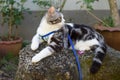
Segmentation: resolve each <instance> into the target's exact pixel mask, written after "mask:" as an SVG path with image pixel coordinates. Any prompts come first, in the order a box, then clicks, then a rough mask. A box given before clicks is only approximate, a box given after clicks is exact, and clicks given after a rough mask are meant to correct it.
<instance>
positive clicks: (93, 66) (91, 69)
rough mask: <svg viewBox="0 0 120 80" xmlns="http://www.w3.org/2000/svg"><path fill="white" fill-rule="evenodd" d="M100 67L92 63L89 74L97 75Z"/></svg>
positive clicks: (98, 64) (96, 63)
mask: <svg viewBox="0 0 120 80" xmlns="http://www.w3.org/2000/svg"><path fill="white" fill-rule="evenodd" d="M100 66H101V64H100V63H98V62H96V61H94V62H93V63H92V66H91V68H90V73H92V74H95V73H97V72H98V71H99V69H100Z"/></svg>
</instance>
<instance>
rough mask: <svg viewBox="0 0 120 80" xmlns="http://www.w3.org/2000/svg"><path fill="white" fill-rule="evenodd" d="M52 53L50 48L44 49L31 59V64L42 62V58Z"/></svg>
mask: <svg viewBox="0 0 120 80" xmlns="http://www.w3.org/2000/svg"><path fill="white" fill-rule="evenodd" d="M53 52H54V51H53V50H52V49H51V48H50V47H46V48H44V49H43V50H42V51H41V52H39V53H38V54H36V55H35V56H34V57H33V58H32V63H36V62H38V61H40V60H42V59H43V58H45V57H47V56H50V55H52V53H53Z"/></svg>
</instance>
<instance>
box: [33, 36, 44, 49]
mask: <svg viewBox="0 0 120 80" xmlns="http://www.w3.org/2000/svg"><path fill="white" fill-rule="evenodd" d="M42 42H43V40H42V39H41V38H40V36H39V34H36V35H35V36H34V37H33V39H32V43H31V49H32V50H36V49H37V48H38V47H39V44H40V43H42Z"/></svg>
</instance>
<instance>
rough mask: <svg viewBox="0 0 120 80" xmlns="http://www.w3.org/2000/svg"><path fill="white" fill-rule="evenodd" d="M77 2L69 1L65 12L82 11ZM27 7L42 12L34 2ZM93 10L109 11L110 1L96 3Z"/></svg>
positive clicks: (30, 0) (27, 4)
mask: <svg viewBox="0 0 120 80" xmlns="http://www.w3.org/2000/svg"><path fill="white" fill-rule="evenodd" d="M54 1H56V0H54ZM61 1H62V0H61ZM77 1H78V0H67V3H66V5H65V7H64V10H80V4H76V2H77ZM81 1H82V0H81ZM117 3H118V8H119V9H120V0H117ZM25 6H26V7H28V8H30V9H31V10H33V11H36V10H41V8H40V7H39V6H37V5H35V4H34V3H32V0H28V1H27V3H26V4H25ZM93 8H94V9H95V10H108V9H109V4H108V0H99V1H98V2H97V1H96V2H95V3H94V4H93Z"/></svg>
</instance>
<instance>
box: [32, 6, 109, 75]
mask: <svg viewBox="0 0 120 80" xmlns="http://www.w3.org/2000/svg"><path fill="white" fill-rule="evenodd" d="M52 31H57V32H55V33H53V34H50V35H49V36H47V37H45V38H42V37H41V36H43V35H46V34H48V33H50V32H52ZM67 34H69V35H70V37H71V39H72V41H73V43H74V46H75V49H76V50H78V51H86V50H87V51H88V50H89V51H92V52H93V53H94V55H95V56H94V58H93V62H92V65H91V68H90V72H91V73H96V72H97V71H98V70H99V69H100V66H101V64H102V61H103V58H104V57H105V55H106V50H107V47H106V44H105V41H104V38H103V37H102V36H101V35H100V34H99V33H98V32H96V31H95V30H94V29H93V28H91V27H89V26H85V25H79V24H74V23H65V20H64V18H63V14H62V13H60V12H58V11H56V10H55V8H54V7H50V8H49V9H48V11H47V13H46V14H45V16H44V17H43V18H42V20H41V22H40V25H39V27H38V29H37V33H36V35H35V36H34V37H33V39H32V44H31V49H32V50H36V49H37V48H38V47H39V44H41V43H42V42H44V41H47V43H48V46H47V47H45V48H44V49H43V50H41V51H40V52H39V53H38V54H36V55H35V56H34V57H33V58H32V63H36V62H38V61H40V60H41V59H43V58H46V57H48V56H50V55H52V54H53V53H54V52H59V51H61V50H62V49H63V48H70V47H71V46H70V44H69V42H68V38H67Z"/></svg>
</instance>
